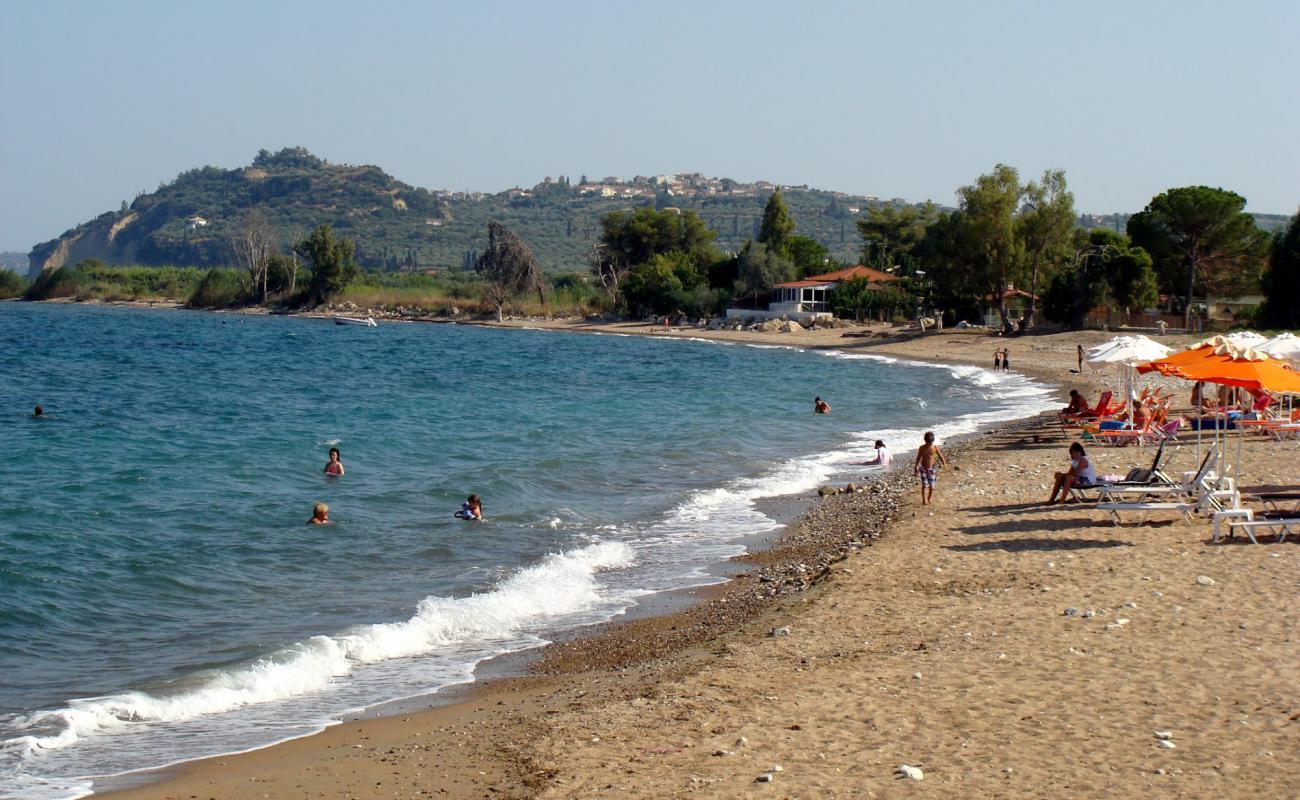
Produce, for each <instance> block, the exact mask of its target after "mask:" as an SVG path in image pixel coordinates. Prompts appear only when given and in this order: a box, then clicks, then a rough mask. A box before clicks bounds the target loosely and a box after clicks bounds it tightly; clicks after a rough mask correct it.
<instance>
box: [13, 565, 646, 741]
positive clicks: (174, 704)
mask: <svg viewBox="0 0 1300 800" xmlns="http://www.w3.org/2000/svg"><path fill="white" fill-rule="evenodd" d="M632 560H633V551H632V548H631V547H630V546H628V545H627V544H625V543H622V542H601V543H597V544H592V545H589V546H587V547H583V548H580V549H577V550H572V551H568V552H562V553H556V554H553V555H550V556H547V557H546V558H544V559H542V560H541V561H540V562H539V563H537V564H534V565H532V566H530V567H526V568H524V569H521V570H519V571H518V572H516V573H514V574H513V575H511V576H510V577H508V578H506V579H505V580H504V581H502V582H501V583H500V584H498V585H497V586H496V587H495V588H494V589H492V590H491V591H488V592H483V593H481V594H472V595H469V596H467V597H426V598H425V599H424V600H422V601H421V602H420V604H419V607H418V609H417V611H416V613H415V614H414V615H413V616H412V617H411V618H409V619H407V620H404V621H402V622H394V623H387V624H374V625H363V626H358V627H356V628H355V629H353V630H351V631H348V632H346V633H342V634H339V635H336V636H314V637H312V638H310V639H308V640H306V641H304V642H301V643H299V644H296V645H294V646H293V647H290V648H286V649H284V650H282V651H280V652H278V653H275V654H274V655H271V656H268V657H266V658H263V659H260V660H258V661H256V662H254V663H252V664H247V665H244V666H239V667H233V668H230V669H226V670H217V671H214V672H213V673H212V674H210V675H208V676H207V677H206V678H205V679H203V680H202V681H200V682H199V683H198V685H196V686H192V687H191V688H188V689H185V690H183V691H179V692H175V693H171V694H162V693H156V694H155V693H149V692H141V691H132V692H122V693H119V694H113V695H107V696H102V697H88V698H81V699H75V700H72V701H70V702H69V703H68V705H67V706H66V707H64V708H60V709H54V710H48V711H42V712H38V713H36V714H32V715H29V716H28V717H26V718H25V719H22V720H19V725H20V726H22V727H27V728H34V729H37V730H47V731H49V732H48V733H41V734H34V735H29V736H22V737H17V738H15V739H11V740H9V741H7V742H5V743H4V745H5V747H6V749H8V748H14V747H21V748H25V749H26V750H27V751H28V752H29V753H33V754H35V753H39V752H40V751H43V750H54V749H60V748H64V747H67V746H69V745H72V744H74V743H76V742H77V741H79V740H81V739H82V738H84V737H86V736H90V735H93V734H96V733H100V732H108V731H112V730H115V729H121V728H123V727H126V726H129V725H132V724H136V723H142V722H143V723H148V722H178V721H184V720H191V719H196V718H199V717H204V716H208V715H212V714H219V713H222V712H227V711H232V710H235V709H238V708H242V707H245V706H250V705H256V704H261V703H269V702H273V701H276V700H285V699H288V698H291V697H297V696H300V695H304V694H308V693H311V692H315V691H319V690H321V689H324V688H325V687H327V686H328V685H329V684H330V683H331V682H332V681H333V680H335V679H336V678H339V677H342V676H345V675H348V674H349V673H350V672H352V671H353V670H354V669H355V668H356V667H357V666H358V665H361V664H367V663H374V662H379V661H386V660H390V659H397V658H407V657H411V656H418V655H421V654H423V653H427V652H430V651H432V650H435V649H437V648H439V647H442V646H446V645H450V644H454V643H462V642H473V641H485V640H492V639H502V638H509V637H514V636H517V635H519V634H520V633H521V632H523V631H525V630H527V629H529V628H531V627H534V626H536V625H538V624H539V623H544V622H545V621H546V620H547V619H549V618H554V617H558V616H562V615H565V614H572V613H575V612H580V611H583V610H586V609H589V608H592V607H593V606H595V605H596V604H597V603H598V602H599V601H600V599H601V598H600V589H601V586H600V584H599V582H598V581H597V580H596V574H597V573H599V572H601V571H604V570H610V569H618V568H622V567H626V566H629V565H631V563H632Z"/></svg>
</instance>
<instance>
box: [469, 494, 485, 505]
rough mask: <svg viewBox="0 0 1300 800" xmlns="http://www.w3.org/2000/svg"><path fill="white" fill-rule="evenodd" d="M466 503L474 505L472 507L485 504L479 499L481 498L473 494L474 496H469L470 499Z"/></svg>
mask: <svg viewBox="0 0 1300 800" xmlns="http://www.w3.org/2000/svg"><path fill="white" fill-rule="evenodd" d="M466 502H467V503H469V504H470V505H472V506H477V505H482V504H483V501H482V500H481V499H479V496H478V495H476V494H472V495H470V496H469V499H468V500H466Z"/></svg>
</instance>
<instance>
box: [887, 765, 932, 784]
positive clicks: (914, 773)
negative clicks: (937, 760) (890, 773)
mask: <svg viewBox="0 0 1300 800" xmlns="http://www.w3.org/2000/svg"><path fill="white" fill-rule="evenodd" d="M894 772H895V774H897V775H898V777H900V778H911V779H912V780H914V781H919V780H923V779H924V778H925V773H924V772H922V771H921V768H920V767H913V766H909V765H907V764H899V765H898V769H896V770H894Z"/></svg>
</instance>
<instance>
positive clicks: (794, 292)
mask: <svg viewBox="0 0 1300 800" xmlns="http://www.w3.org/2000/svg"><path fill="white" fill-rule="evenodd" d="M853 278H866V279H867V281H868V282H869V288H871V289H880V288H882V287H883V285H884V284H886V283H889V282H890V281H896V280H899V277H898V276H897V275H890V274H889V273H888V272H881V271H880V270H878V269H872V268H871V267H864V266H862V265H861V264H859V265H857V266H856V267H849V268H847V269H839V270H836V271H834V272H827V273H824V274H822V275H809V276H808V277H807V278H804V279H803V280H798V281H789V282H787V283H778V284H776V285H775V286H773V287H772V303H771V305H769V306H768V308H769V309H770V310H771V311H774V312H777V311H781V312H791V313H798V312H815V313H820V312H827V311H829V310H830V303H829V302H828V298H829V297H830V293H831V291H832V290H834V289H835V287H836V286H839V285H840V284H841V283H843V282H844V281H847V280H852V279H853Z"/></svg>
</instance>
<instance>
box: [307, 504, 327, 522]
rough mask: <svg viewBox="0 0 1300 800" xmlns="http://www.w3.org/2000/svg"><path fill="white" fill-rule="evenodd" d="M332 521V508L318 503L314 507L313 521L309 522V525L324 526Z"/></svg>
mask: <svg viewBox="0 0 1300 800" xmlns="http://www.w3.org/2000/svg"><path fill="white" fill-rule="evenodd" d="M329 521H330V507H329V506H327V505H325V504H324V503H317V504H316V505H314V506H312V509H311V519H309V520H307V524H308V525H324V524H326V523H328V522H329Z"/></svg>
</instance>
